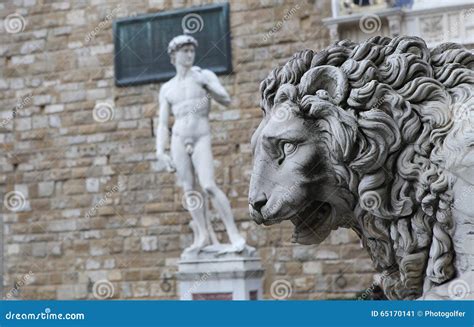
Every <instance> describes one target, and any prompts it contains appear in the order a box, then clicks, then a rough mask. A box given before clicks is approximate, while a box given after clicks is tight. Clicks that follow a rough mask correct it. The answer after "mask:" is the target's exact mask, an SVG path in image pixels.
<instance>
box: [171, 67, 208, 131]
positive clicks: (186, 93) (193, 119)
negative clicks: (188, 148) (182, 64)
mask: <svg viewBox="0 0 474 327" xmlns="http://www.w3.org/2000/svg"><path fill="white" fill-rule="evenodd" d="M168 83H169V84H167V90H166V93H165V97H166V100H167V101H168V102H169V103H170V105H171V111H172V113H173V115H174V117H175V121H174V125H173V129H172V131H173V134H174V135H180V136H189V137H197V136H200V135H204V134H208V133H210V126H209V118H208V116H209V111H210V97H209V95H208V92H207V91H206V90H205V89H204V88H203V87H202V86H201V85H200V84H199V83H198V82H197V81H196V80H195V79H194V78H193V76H192V75H190V76H187V77H186V78H184V79H182V80H179V81H178V80H177V78H176V77H175V78H173V79H172V80H170V81H169V82H168Z"/></svg>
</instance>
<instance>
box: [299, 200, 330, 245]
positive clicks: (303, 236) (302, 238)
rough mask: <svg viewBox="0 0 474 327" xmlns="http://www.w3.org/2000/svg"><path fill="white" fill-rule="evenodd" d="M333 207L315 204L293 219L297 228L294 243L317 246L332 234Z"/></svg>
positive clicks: (324, 203) (325, 203)
mask: <svg viewBox="0 0 474 327" xmlns="http://www.w3.org/2000/svg"><path fill="white" fill-rule="evenodd" d="M331 214H332V207H331V205H330V204H329V203H327V202H313V203H312V204H311V205H310V206H308V207H307V208H305V209H304V210H302V211H301V212H300V213H299V214H298V215H295V216H294V217H293V218H291V222H292V223H293V225H294V226H295V228H294V233H293V241H294V242H297V243H300V244H317V243H321V242H322V241H324V239H325V238H326V237H327V236H328V235H329V233H330V232H331V229H332V228H331Z"/></svg>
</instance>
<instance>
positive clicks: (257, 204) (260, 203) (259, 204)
mask: <svg viewBox="0 0 474 327" xmlns="http://www.w3.org/2000/svg"><path fill="white" fill-rule="evenodd" d="M265 204H267V197H266V196H265V195H263V196H262V197H261V198H259V199H256V200H254V201H252V200H250V206H252V209H253V210H255V211H257V212H258V213H262V208H263V207H264V206H265Z"/></svg>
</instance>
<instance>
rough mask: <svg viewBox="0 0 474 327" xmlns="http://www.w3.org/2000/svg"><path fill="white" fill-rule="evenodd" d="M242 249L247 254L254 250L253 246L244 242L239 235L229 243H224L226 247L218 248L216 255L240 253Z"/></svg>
mask: <svg viewBox="0 0 474 327" xmlns="http://www.w3.org/2000/svg"><path fill="white" fill-rule="evenodd" d="M244 250H246V252H248V254H249V255H252V254H253V253H254V252H255V248H253V247H251V246H248V245H247V244H245V239H244V238H243V237H242V236H240V235H239V237H237V238H235V239H234V240H233V242H232V243H231V244H226V247H224V248H223V249H222V250H220V251H219V252H218V255H219V254H225V253H241V252H243V251H244Z"/></svg>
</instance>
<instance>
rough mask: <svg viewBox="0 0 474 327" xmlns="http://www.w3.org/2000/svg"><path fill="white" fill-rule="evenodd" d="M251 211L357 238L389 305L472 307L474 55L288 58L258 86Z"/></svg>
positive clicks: (396, 52)
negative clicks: (461, 303)
mask: <svg viewBox="0 0 474 327" xmlns="http://www.w3.org/2000/svg"><path fill="white" fill-rule="evenodd" d="M260 92H261V108H262V110H263V115H264V117H263V119H262V121H261V123H260V125H259V127H258V128H257V130H256V131H255V134H254V135H253V137H252V151H253V155H254V163H253V171H252V176H251V181H250V191H249V208H250V214H251V216H252V218H253V219H254V220H255V221H256V222H257V223H258V224H264V225H271V224H275V223H279V222H281V221H284V220H290V221H291V222H292V223H293V225H294V234H293V239H294V241H295V242H298V243H300V244H318V243H320V242H321V241H323V240H324V239H325V238H326V237H327V236H328V235H329V233H330V232H331V231H332V230H336V229H338V228H349V229H352V230H354V231H355V232H356V233H357V235H358V236H359V237H360V239H361V241H362V244H363V246H364V247H365V248H366V249H367V251H368V253H369V255H370V257H371V259H372V261H373V264H374V268H375V269H376V270H377V271H380V272H383V273H382V275H381V276H382V281H381V287H382V288H383V290H384V293H385V295H386V296H387V297H388V298H389V299H450V298H451V299H462V298H472V295H473V292H474V290H473V289H472V288H473V285H474V280H473V271H474V130H473V127H474V109H473V104H474V101H473V92H474V55H473V53H472V52H471V51H469V50H467V49H465V48H463V47H462V46H461V45H459V44H455V43H444V44H442V45H439V46H438V47H436V48H434V49H432V50H429V49H428V48H427V46H426V44H425V42H424V41H423V40H422V39H420V38H417V37H406V36H401V37H396V38H393V39H391V38H387V37H373V38H371V39H368V40H367V41H365V42H363V43H360V44H358V43H353V42H351V41H347V40H346V41H340V42H337V43H335V44H334V45H331V46H329V47H328V48H326V49H324V50H322V51H320V52H313V51H311V50H304V51H301V52H299V53H296V54H295V55H294V56H293V57H292V58H291V59H290V60H289V61H288V62H287V63H286V64H284V65H283V66H281V67H277V68H275V69H274V70H273V71H272V72H271V73H270V74H269V75H268V77H267V78H266V79H265V80H264V81H263V82H262V83H261V85H260Z"/></svg>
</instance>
